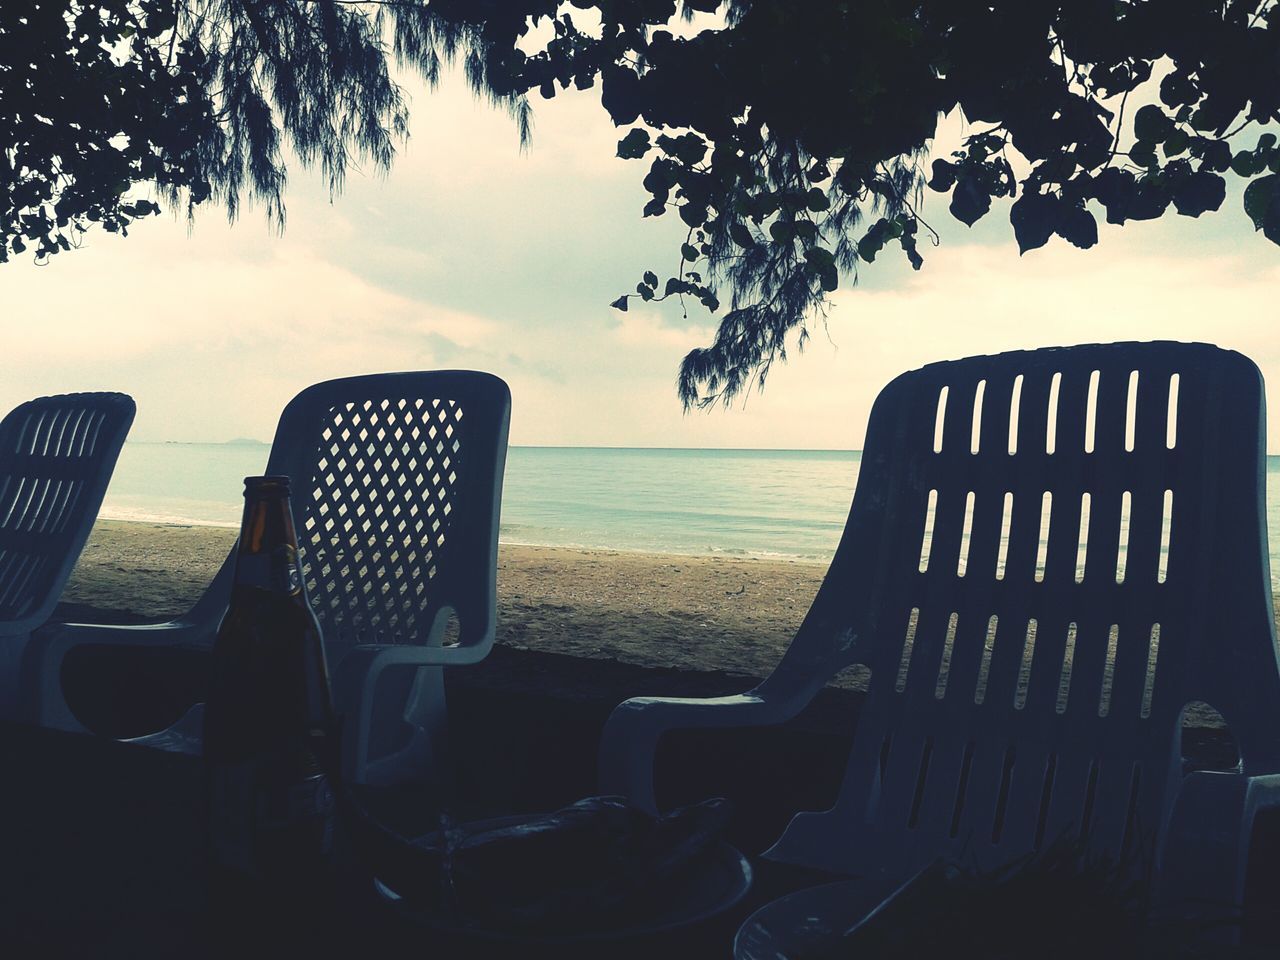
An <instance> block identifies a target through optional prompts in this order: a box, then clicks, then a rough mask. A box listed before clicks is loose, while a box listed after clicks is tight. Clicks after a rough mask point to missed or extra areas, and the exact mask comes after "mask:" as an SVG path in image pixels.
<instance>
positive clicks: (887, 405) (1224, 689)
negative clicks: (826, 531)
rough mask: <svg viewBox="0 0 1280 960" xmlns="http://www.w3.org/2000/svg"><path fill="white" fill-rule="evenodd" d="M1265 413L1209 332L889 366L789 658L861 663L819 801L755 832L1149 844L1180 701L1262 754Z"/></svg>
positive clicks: (1268, 762) (1256, 760)
mask: <svg viewBox="0 0 1280 960" xmlns="http://www.w3.org/2000/svg"><path fill="white" fill-rule="evenodd" d="M1263 418H1264V404H1263V388H1262V381H1261V376H1260V374H1259V372H1258V370H1257V368H1256V367H1255V366H1254V365H1253V363H1251V362H1250V361H1249V360H1248V359H1246V358H1245V357H1243V356H1241V355H1239V354H1237V353H1232V352H1228V351H1224V350H1220V349H1217V348H1215V347H1211V346H1206V345H1200V344H1175V343H1148V344H1114V345H1106V346H1081V347H1071V348H1062V349H1045V350H1036V351H1030V352H1017V353H1007V354H1002V355H998V356H990V357H974V358H971V359H967V360H960V361H956V362H952V363H938V364H932V365H930V366H927V367H924V368H923V369H921V370H917V371H914V372H912V373H908V374H904V375H903V376H901V377H899V378H898V379H896V380H895V381H893V382H892V383H891V384H890V385H889V386H888V387H886V388H885V390H884V391H883V392H882V393H881V395H880V397H879V399H878V400H877V402H876V404H875V408H874V410H873V412H872V415H871V420H870V423H869V426H868V431H867V438H866V443H865V448H864V452H863V455H862V462H861V468H860V476H859V479H858V487H857V492H856V495H855V498H854V502H853V506H852V509H851V512H850V515H849V519H848V524H847V526H846V529H845V532H844V536H843V539H842V540H841V543H840V545H839V548H838V550H837V552H836V555H835V558H834V560H833V562H832V565H831V569H830V571H829V573H828V575H827V577H826V580H825V582H824V584H823V586H822V588H821V590H820V592H819V595H818V597H817V598H816V600H815V602H814V605H813V608H812V609H811V611H810V613H809V615H808V617H807V618H806V620H805V623H804V625H803V626H802V627H801V629H800V632H799V634H798V635H797V637H796V639H795V641H794V643H793V645H792V648H791V649H790V650H789V652H788V654H787V656H786V658H784V660H783V662H782V664H781V665H780V667H779V673H780V674H782V675H785V674H786V673H788V672H797V671H801V672H803V671H809V672H810V673H812V672H814V671H819V672H821V673H822V675H824V676H829V675H831V674H833V673H834V672H836V671H838V670H839V669H842V668H844V667H846V666H849V665H851V664H854V663H862V664H865V665H866V666H868V667H870V668H871V680H870V689H869V692H868V695H867V698H866V701H865V704H864V706H863V708H862V711H861V716H860V719H859V721H858V726H857V730H856V733H855V742H854V746H853V749H852V754H851V757H850V761H849V766H848V770H847V774H846V780H845V783H844V786H843V789H842V791H841V796H840V799H839V801H838V803H837V805H836V807H835V808H834V809H832V810H830V811H827V812H824V813H817V814H801V815H800V816H798V817H797V818H795V820H794V821H793V822H792V824H791V826H790V827H789V829H788V830H787V832H786V833H785V834H784V836H783V837H782V838H781V840H780V841H779V842H778V843H777V845H776V846H775V848H774V849H773V851H771V855H772V856H775V857H777V858H779V859H783V860H789V861H794V862H800V863H805V864H809V865H813V866H820V867H825V868H828V869H832V870H838V871H843V872H850V873H858V874H867V873H869V872H870V873H875V872H877V871H880V872H885V873H892V874H895V875H897V876H898V877H904V876H906V875H909V874H910V873H911V872H913V871H914V869H915V868H918V867H920V866H923V865H924V864H927V863H928V862H930V861H932V860H933V859H935V858H937V857H940V856H953V857H956V858H959V859H962V860H965V861H967V862H971V863H977V864H985V865H989V866H990V865H996V864H1001V863H1005V862H1008V861H1010V860H1012V859H1014V858H1016V857H1017V856H1020V855H1022V854H1024V853H1027V852H1030V851H1033V850H1035V849H1038V848H1040V847H1042V846H1043V845H1045V844H1046V843H1047V842H1051V841H1053V840H1054V839H1056V838H1058V837H1059V836H1061V835H1063V834H1066V833H1072V832H1074V833H1077V834H1081V833H1082V834H1084V835H1085V836H1086V837H1087V838H1088V841H1089V843H1090V845H1091V849H1094V850H1096V851H1098V852H1105V853H1108V854H1111V855H1118V854H1120V853H1121V852H1123V851H1132V852H1143V851H1146V852H1149V851H1150V850H1151V849H1152V845H1153V843H1154V842H1155V841H1156V840H1157V838H1158V835H1159V833H1160V831H1161V829H1162V827H1163V825H1164V822H1165V819H1166V817H1167V815H1168V809H1169V806H1170V803H1171V800H1172V795H1173V793H1174V789H1175V788H1176V786H1177V782H1178V780H1179V778H1180V776H1181V768H1180V758H1181V751H1180V729H1181V725H1180V719H1181V716H1182V714H1183V710H1184V707H1185V705H1186V704H1188V703H1189V702H1192V701H1206V702H1208V703H1210V704H1212V705H1213V706H1214V707H1216V708H1217V709H1218V710H1219V711H1220V712H1221V713H1222V714H1223V716H1224V717H1225V719H1226V721H1227V722H1228V724H1229V725H1230V726H1231V728H1232V730H1233V732H1234V734H1235V736H1236V739H1237V741H1238V744H1239V749H1240V753H1241V762H1242V765H1243V771H1244V772H1245V773H1253V772H1274V771H1277V770H1280V671H1278V670H1277V657H1276V647H1275V637H1274V626H1273V621H1272V617H1273V613H1272V605H1271V581H1270V573H1269V570H1268V562H1267V544H1266V526H1265V514H1264V510H1265V506H1264V492H1265V487H1264V483H1265V481H1264V472H1263V471H1264V453H1265V451H1264V438H1265V431H1264V424H1263ZM771 682H772V681H771ZM766 686H767V685H766ZM762 689H764V688H762Z"/></svg>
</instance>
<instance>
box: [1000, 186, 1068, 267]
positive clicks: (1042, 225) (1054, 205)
mask: <svg viewBox="0 0 1280 960" xmlns="http://www.w3.org/2000/svg"><path fill="white" fill-rule="evenodd" d="M1060 203H1061V201H1060V200H1059V199H1058V198H1057V197H1056V196H1054V195H1053V194H1051V193H1024V194H1023V195H1022V196H1021V197H1019V198H1018V199H1017V200H1015V201H1014V202H1013V206H1012V207H1010V208H1009V221H1010V222H1011V223H1012V224H1013V235H1014V238H1015V239H1017V241H1018V254H1019V255H1021V254H1024V253H1026V252H1027V251H1028V250H1036V249H1038V248H1040V247H1043V246H1044V245H1045V244H1046V243H1048V242H1049V238H1050V237H1051V236H1053V229H1054V225H1055V223H1056V222H1057V217H1058V207H1059V204H1060Z"/></svg>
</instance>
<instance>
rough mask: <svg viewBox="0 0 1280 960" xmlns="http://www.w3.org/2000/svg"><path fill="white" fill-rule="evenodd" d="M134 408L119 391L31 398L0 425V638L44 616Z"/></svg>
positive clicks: (94, 509) (88, 523) (85, 532)
mask: <svg viewBox="0 0 1280 960" xmlns="http://www.w3.org/2000/svg"><path fill="white" fill-rule="evenodd" d="M134 410H135V408H134V403H133V399H132V398H131V397H128V396H126V395H124V394H122V393H70V394H65V395H62V396H56V397H40V398H38V399H36V400H29V401H27V402H26V403H24V404H22V405H21V406H19V407H16V408H15V409H14V410H13V411H12V412H11V413H10V414H9V415H8V416H7V417H5V418H4V420H3V421H2V422H0V634H7V635H13V634H25V633H29V632H30V631H32V630H34V629H35V628H36V627H38V626H40V625H41V624H43V623H44V622H45V621H46V620H48V619H49V615H50V614H51V613H52V612H53V608H54V607H55V606H56V605H57V603H58V598H59V597H60V596H61V595H62V588H63V586H64V585H65V584H66V582H67V578H68V577H69V576H70V575H71V570H72V568H73V567H74V566H75V563H76V560H77V559H78V558H79V556H80V551H81V550H82V549H83V548H84V543H85V540H87V539H88V537H89V531H90V530H91V529H92V528H93V522H94V520H95V519H96V518H97V516H98V508H99V507H100V506H101V505H102V498H103V495H104V494H105V493H106V491H107V484H108V483H109V482H110V480H111V472H112V471H113V470H114V469H115V465H116V458H117V457H119V455H120V447H121V446H122V445H123V444H124V438H125V435H126V434H128V432H129V427H130V426H131V425H132V423H133V415H134Z"/></svg>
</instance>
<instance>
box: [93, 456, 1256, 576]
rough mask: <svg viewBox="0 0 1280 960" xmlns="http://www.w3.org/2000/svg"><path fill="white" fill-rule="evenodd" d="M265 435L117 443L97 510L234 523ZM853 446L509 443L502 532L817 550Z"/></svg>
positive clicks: (702, 550)
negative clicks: (230, 440) (227, 440)
mask: <svg viewBox="0 0 1280 960" xmlns="http://www.w3.org/2000/svg"><path fill="white" fill-rule="evenodd" d="M268 450H269V448H268V447H267V445H266V444H256V443H243V444H240V443H237V444H205V443H128V444H126V445H125V448H124V452H123V453H122V454H121V456H120V463H119V465H118V466H117V468H116V472H115V476H114V477H113V478H112V481H111V488H110V489H109V490H108V491H107V499H106V502H105V504H104V505H103V510H102V514H103V516H106V517H112V518H115V519H125V520H159V521H169V522H180V523H199V524H215V525H219V526H235V525H236V524H237V523H238V522H239V519H240V503H241V500H240V492H241V490H242V484H241V479H242V478H243V477H245V476H247V475H250V474H255V473H260V472H261V471H262V470H263V468H264V467H265V466H266V462H267V453H268ZM858 462H859V455H858V454H857V453H855V452H849V451H828V450H818V451H812V450H635V449H601V448H582V447H573V448H570V447H513V448H512V449H511V450H510V452H509V454H508V457H507V475H506V483H505V487H504V493H503V502H502V521H503V522H502V539H503V540H504V541H506V542H509V543H536V544H549V545H560V546H580V547H605V548H611V549H616V550H646V551H653V552H657V553H691V554H737V555H745V556H759V557H787V558H795V559H802V560H813V561H819V562H825V561H827V560H829V559H830V558H831V553H832V551H833V550H834V549H835V545H836V541H837V540H838V539H839V537H840V530H841V528H842V527H843V525H844V519H845V514H846V513H847V512H848V509H849V500H850V497H851V495H852V491H853V486H854V481H855V480H856V479H857V476H858ZM1267 485H1268V491H1269V499H1268V503H1267V517H1268V521H1269V526H1270V537H1271V568H1272V576H1273V579H1274V578H1275V577H1276V576H1277V575H1280V553H1278V550H1280V457H1269V458H1268V460H1267Z"/></svg>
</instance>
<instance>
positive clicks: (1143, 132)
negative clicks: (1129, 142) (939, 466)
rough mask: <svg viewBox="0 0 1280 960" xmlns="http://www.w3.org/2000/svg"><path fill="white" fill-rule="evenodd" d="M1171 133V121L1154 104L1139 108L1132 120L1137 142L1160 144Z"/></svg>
mask: <svg viewBox="0 0 1280 960" xmlns="http://www.w3.org/2000/svg"><path fill="white" fill-rule="evenodd" d="M1172 132H1173V121H1172V120H1170V119H1169V117H1168V116H1166V115H1165V112H1164V111H1163V110H1161V109H1160V108H1159V107H1157V106H1156V105H1155V104H1154V103H1149V104H1147V105H1146V106H1145V107H1143V108H1141V109H1140V110H1139V111H1138V112H1137V114H1136V115H1135V116H1134V118H1133V133H1134V136H1136V137H1137V138H1138V139H1139V140H1150V141H1151V142H1153V143H1161V142H1163V141H1164V139H1165V137H1167V136H1168V135H1169V134H1170V133H1172Z"/></svg>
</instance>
